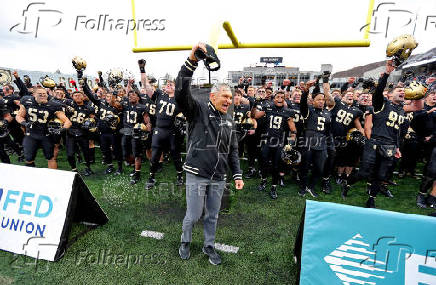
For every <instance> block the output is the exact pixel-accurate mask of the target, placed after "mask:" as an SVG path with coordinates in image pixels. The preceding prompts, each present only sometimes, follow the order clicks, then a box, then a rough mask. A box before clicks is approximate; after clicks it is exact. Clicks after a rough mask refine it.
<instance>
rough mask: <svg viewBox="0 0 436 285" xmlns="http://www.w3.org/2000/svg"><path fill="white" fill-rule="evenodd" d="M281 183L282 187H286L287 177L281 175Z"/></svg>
mask: <svg viewBox="0 0 436 285" xmlns="http://www.w3.org/2000/svg"><path fill="white" fill-rule="evenodd" d="M279 185H280V187H285V177H284V176H280V177H279Z"/></svg>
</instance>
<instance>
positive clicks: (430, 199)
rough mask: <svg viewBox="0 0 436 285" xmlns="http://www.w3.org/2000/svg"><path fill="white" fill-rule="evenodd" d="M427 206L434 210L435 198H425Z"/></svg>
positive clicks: (435, 206)
mask: <svg viewBox="0 0 436 285" xmlns="http://www.w3.org/2000/svg"><path fill="white" fill-rule="evenodd" d="M427 205H428V206H429V207H430V208H436V197H435V196H432V195H428V196H427Z"/></svg>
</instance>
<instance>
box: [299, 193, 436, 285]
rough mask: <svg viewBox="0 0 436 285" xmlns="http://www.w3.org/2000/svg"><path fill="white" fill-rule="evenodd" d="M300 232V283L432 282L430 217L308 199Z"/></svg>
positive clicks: (434, 234)
mask: <svg viewBox="0 0 436 285" xmlns="http://www.w3.org/2000/svg"><path fill="white" fill-rule="evenodd" d="M300 230H301V229H300ZM302 236H303V238H302V248H301V271H300V284H303V285H308V284H314V285H320V284H328V285H334V284H339V285H340V284H344V285H352V284H353V285H354V284H361V285H375V284H377V285H386V284H392V285H399V284H413V285H424V284H427V285H434V284H436V218H434V217H427V216H420V215H411V214H401V213H396V212H390V211H383V210H378V209H366V208H360V207H352V206H346V205H340V204H334V203H322V202H315V201H310V200H308V201H307V202H306V210H305V215H304V228H303V230H302ZM297 240H298V239H297Z"/></svg>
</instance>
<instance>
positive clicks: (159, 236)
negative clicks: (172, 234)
mask: <svg viewBox="0 0 436 285" xmlns="http://www.w3.org/2000/svg"><path fill="white" fill-rule="evenodd" d="M141 236H142V237H150V238H154V239H163V237H164V234H163V233H160V232H154V231H142V233H141Z"/></svg>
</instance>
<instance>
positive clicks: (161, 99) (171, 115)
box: [156, 93, 181, 129]
mask: <svg viewBox="0 0 436 285" xmlns="http://www.w3.org/2000/svg"><path fill="white" fill-rule="evenodd" d="M180 112H181V110H180V108H179V107H178V105H177V103H176V98H175V97H170V96H169V95H168V94H166V93H161V94H160V95H159V96H158V97H157V98H156V127H158V128H165V129H172V128H174V120H175V118H176V115H177V114H178V113H180Z"/></svg>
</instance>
